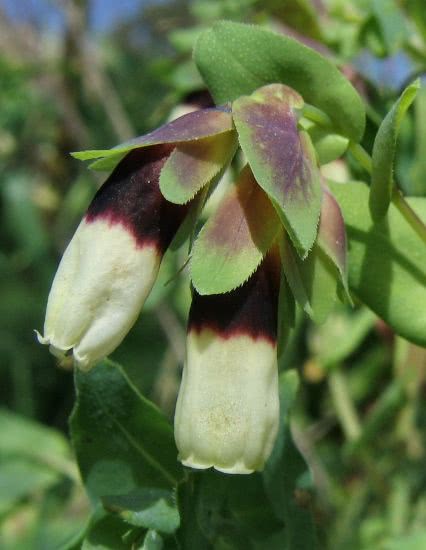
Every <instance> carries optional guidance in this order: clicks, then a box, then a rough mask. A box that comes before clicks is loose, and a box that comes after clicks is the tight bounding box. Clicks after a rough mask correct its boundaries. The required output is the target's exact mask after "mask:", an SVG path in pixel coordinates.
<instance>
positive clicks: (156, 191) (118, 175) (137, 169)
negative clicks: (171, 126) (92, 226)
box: [85, 145, 188, 252]
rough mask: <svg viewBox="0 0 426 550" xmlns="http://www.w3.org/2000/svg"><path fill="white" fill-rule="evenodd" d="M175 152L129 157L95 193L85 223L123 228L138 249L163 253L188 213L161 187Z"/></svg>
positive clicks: (156, 148) (147, 151) (148, 151)
mask: <svg viewBox="0 0 426 550" xmlns="http://www.w3.org/2000/svg"><path fill="white" fill-rule="evenodd" d="M173 148H174V146H173V145H153V146H151V147H145V148H142V149H134V150H133V151H131V152H130V153H128V154H127V155H126V156H125V157H124V159H123V160H122V161H121V162H120V163H119V164H118V165H117V166H116V168H115V169H114V171H113V172H112V174H111V175H110V176H109V177H108V179H107V180H106V182H105V183H104V184H103V185H102V187H101V188H100V189H99V191H98V192H97V193H96V195H95V197H94V199H93V201H92V203H91V204H90V206H89V209H88V211H87V214H86V217H85V221H86V222H87V223H91V222H94V221H96V220H99V219H103V220H107V221H108V222H110V223H111V224H116V223H118V224H121V225H122V226H124V227H125V228H126V229H128V230H129V232H131V233H132V234H133V236H134V237H135V239H136V242H137V245H138V246H139V247H143V246H144V245H154V246H157V247H158V249H159V252H164V251H165V249H166V248H167V247H168V246H169V244H170V242H171V241H172V239H173V237H174V236H175V234H176V232H177V230H178V229H179V226H180V224H181V223H182V221H183V219H184V217H185V215H186V213H187V210H188V205H177V204H173V203H171V202H169V201H167V200H166V199H165V198H164V197H163V195H162V194H161V191H160V187H159V178H160V172H161V169H162V167H163V165H164V163H165V162H166V160H167V159H168V157H169V156H170V154H171V152H172V151H173Z"/></svg>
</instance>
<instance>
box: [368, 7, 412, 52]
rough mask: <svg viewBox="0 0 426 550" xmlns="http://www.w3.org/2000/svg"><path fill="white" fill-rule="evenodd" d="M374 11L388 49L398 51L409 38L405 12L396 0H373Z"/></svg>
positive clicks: (388, 50)
mask: <svg viewBox="0 0 426 550" xmlns="http://www.w3.org/2000/svg"><path fill="white" fill-rule="evenodd" d="M371 7H372V12H373V14H374V16H375V17H376V19H377V22H378V24H379V27H380V30H381V34H382V36H383V41H384V43H385V46H386V50H387V52H388V53H389V54H392V53H396V52H397V51H398V50H399V49H400V48H401V46H402V44H403V42H404V41H405V40H406V39H408V38H409V32H408V29H407V26H406V24H405V19H404V12H403V11H402V10H401V9H400V8H399V6H398V4H397V2H396V1H395V0H372V2H371Z"/></svg>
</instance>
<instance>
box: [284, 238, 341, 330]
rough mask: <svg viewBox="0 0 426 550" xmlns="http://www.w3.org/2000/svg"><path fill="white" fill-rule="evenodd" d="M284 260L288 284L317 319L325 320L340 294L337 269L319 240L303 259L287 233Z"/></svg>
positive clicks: (297, 299)
mask: <svg viewBox="0 0 426 550" xmlns="http://www.w3.org/2000/svg"><path fill="white" fill-rule="evenodd" d="M281 261H282V267H283V271H284V273H285V276H286V279H287V281H288V284H289V286H290V288H291V290H292V292H293V295H294V297H295V299H296V301H297V302H298V303H299V305H300V306H301V307H302V308H303V309H304V310H305V311H306V313H307V314H308V315H309V317H310V318H311V319H312V320H313V321H314V322H315V323H323V322H324V321H325V320H326V318H327V316H328V314H329V313H330V311H331V310H332V309H333V307H334V303H335V301H336V298H337V279H338V275H337V271H336V269H335V268H334V266H333V265H332V264H331V262H330V260H329V259H328V257H327V256H326V255H325V254H324V253H323V252H322V250H321V249H320V247H319V246H318V244H315V245H314V247H313V249H312V250H311V252H310V253H309V255H308V257H307V258H305V259H304V260H302V259H300V258H299V256H298V255H297V254H296V252H295V250H294V249H293V247H292V245H291V243H290V241H289V239H288V237H287V236H284V237H283V239H282V241H281Z"/></svg>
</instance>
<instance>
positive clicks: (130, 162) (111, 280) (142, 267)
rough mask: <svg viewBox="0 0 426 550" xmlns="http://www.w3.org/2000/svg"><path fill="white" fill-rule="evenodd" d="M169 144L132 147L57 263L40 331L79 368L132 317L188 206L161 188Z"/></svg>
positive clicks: (108, 348) (107, 346)
mask: <svg viewBox="0 0 426 550" xmlns="http://www.w3.org/2000/svg"><path fill="white" fill-rule="evenodd" d="M171 151H172V147H171V146H169V145H156V146H152V147H147V148H145V149H135V150H134V151H131V152H130V153H128V154H127V156H126V157H125V158H124V159H123V160H122V161H121V162H120V163H119V164H118V166H117V167H116V168H115V170H114V171H113V172H112V174H111V176H110V177H109V178H108V179H107V181H106V182H105V183H104V185H103V186H102V187H101V188H100V190H99V191H98V193H97V194H96V195H95V197H94V199H93V201H92V203H91V205H90V206H89V209H88V211H87V213H86V215H85V217H84V218H83V220H82V221H81V223H80V225H79V226H78V228H77V231H76V233H75V235H74V237H73V238H72V240H71V242H70V243H69V245H68V248H67V249H66V251H65V253H64V256H63V258H62V261H61V263H60V265H59V268H58V271H57V273H56V276H55V279H54V281H53V285H52V289H51V291H50V295H49V299H48V304H47V312H46V320H45V325H44V337H39V340H40V341H41V342H42V343H44V344H50V346H51V350H52V352H53V353H54V354H55V355H59V356H60V355H62V354H64V353H65V352H67V351H68V350H71V349H72V350H73V354H74V358H75V360H76V362H77V364H78V365H79V366H80V367H81V368H87V367H89V366H90V365H91V364H93V363H95V362H96V361H98V360H100V359H101V358H103V357H104V356H106V355H108V354H109V353H110V352H112V351H113V350H114V349H115V348H116V347H117V346H118V344H119V343H120V342H121V340H122V339H123V338H124V336H125V335H126V333H127V332H128V331H129V329H130V327H131V326H132V325H133V323H134V322H135V320H136V318H137V316H138V314H139V311H140V309H141V307H142V305H143V303H144V301H145V299H146V297H147V295H148V293H149V292H150V290H151V288H152V285H153V283H154V281H155V278H156V276H157V272H158V269H159V265H160V261H161V257H162V255H163V253H164V251H165V249H166V248H167V247H168V245H169V244H170V241H171V240H172V238H173V236H174V235H175V233H176V231H177V229H178V228H179V225H180V224H181V222H182V220H183V218H184V216H185V214H186V211H187V206H180V205H175V204H172V203H170V202H168V201H166V200H165V199H164V197H163V196H162V194H161V193H160V189H159V186H158V179H159V175H160V171H161V167H162V166H163V165H164V163H165V161H166V159H167V158H168V157H169V156H170V153H171Z"/></svg>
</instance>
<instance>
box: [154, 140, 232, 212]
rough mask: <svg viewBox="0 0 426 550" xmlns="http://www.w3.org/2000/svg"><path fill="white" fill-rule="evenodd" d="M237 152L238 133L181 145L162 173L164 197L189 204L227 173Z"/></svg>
mask: <svg viewBox="0 0 426 550" xmlns="http://www.w3.org/2000/svg"><path fill="white" fill-rule="evenodd" d="M236 149H237V138H236V133H235V132H234V131H233V132H227V133H223V134H219V135H217V136H212V137H208V138H204V139H200V140H197V141H190V142H185V143H180V144H178V145H177V146H176V148H175V149H174V151H173V152H172V154H171V155H170V157H169V158H168V160H167V162H166V164H165V165H164V167H163V169H162V170H161V176H160V189H161V192H162V194H163V196H164V197H165V198H166V199H167V200H168V201H170V202H174V203H177V204H184V203H186V202H188V201H189V200H191V199H192V198H193V197H194V196H195V194H196V193H197V192H198V191H199V190H200V189H201V188H202V187H204V185H206V184H207V183H209V182H210V181H212V180H213V179H215V178H216V176H218V175H219V174H222V173H223V171H224V170H225V168H226V166H227V165H228V164H229V162H230V161H231V160H232V157H233V156H234V154H235V151H236Z"/></svg>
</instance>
